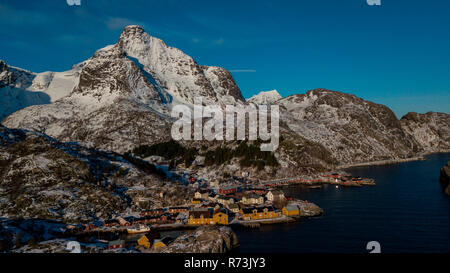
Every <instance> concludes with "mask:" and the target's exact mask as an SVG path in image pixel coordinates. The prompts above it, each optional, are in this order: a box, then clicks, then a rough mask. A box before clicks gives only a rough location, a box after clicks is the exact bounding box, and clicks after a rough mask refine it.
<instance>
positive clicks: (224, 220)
mask: <svg viewBox="0 0 450 273" xmlns="http://www.w3.org/2000/svg"><path fill="white" fill-rule="evenodd" d="M213 221H214V223H216V224H219V225H228V214H226V213H224V212H221V211H219V212H216V213H215V214H214V216H213Z"/></svg>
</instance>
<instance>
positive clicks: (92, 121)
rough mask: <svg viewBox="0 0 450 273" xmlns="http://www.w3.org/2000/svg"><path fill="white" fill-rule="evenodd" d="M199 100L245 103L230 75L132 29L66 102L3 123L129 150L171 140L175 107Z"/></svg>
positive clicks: (93, 61)
mask: <svg viewBox="0 0 450 273" xmlns="http://www.w3.org/2000/svg"><path fill="white" fill-rule="evenodd" d="M64 92H68V90H64ZM197 96H202V97H203V102H204V103H205V104H206V103H208V104H210V103H216V104H218V103H219V104H229V103H233V104H234V103H243V102H244V99H243V98H242V95H241V92H240V90H239V88H238V87H237V85H236V83H235V82H234V80H233V78H232V76H231V74H230V73H229V72H228V71H227V70H225V69H223V68H219V67H208V66H202V67H200V66H199V65H198V64H197V63H196V62H195V61H194V60H193V59H192V58H191V57H189V56H187V55H186V54H184V53H183V52H181V51H180V50H178V49H176V48H172V47H168V46H167V45H166V44H165V43H164V42H163V41H161V40H159V39H157V38H154V37H151V36H150V35H148V34H147V33H145V31H144V30H143V29H142V28H140V27H138V26H129V27H126V28H125V29H124V31H123V33H122V34H121V35H120V38H119V41H118V42H117V43H116V44H114V45H110V46H107V47H105V48H102V49H99V50H98V51H97V52H96V53H95V54H94V55H93V56H92V57H91V58H90V59H89V60H87V61H86V62H85V63H84V65H83V66H82V68H81V70H80V71H79V77H78V83H77V84H76V85H75V86H74V87H73V90H70V91H69V94H68V95H67V96H66V97H63V98H61V99H59V100H58V101H56V102H55V103H52V104H47V105H36V106H32V107H28V108H26V109H23V110H22V111H19V112H16V113H14V114H12V115H11V116H9V117H8V118H6V119H5V121H4V123H5V124H6V125H7V126H10V127H12V128H28V129H31V130H36V131H39V132H43V133H47V134H49V135H51V136H53V137H56V138H57V139H58V140H61V141H78V142H80V143H83V144H85V145H88V146H89V147H96V148H100V149H107V150H113V151H118V152H124V151H128V150H129V149H131V148H133V147H134V146H136V145H141V144H150V143H154V142H159V141H162V140H164V139H167V136H168V135H169V134H170V126H169V124H170V122H171V118H170V116H169V110H170V108H171V106H172V105H173V104H178V103H185V104H192V103H193V102H194V98H195V97H197Z"/></svg>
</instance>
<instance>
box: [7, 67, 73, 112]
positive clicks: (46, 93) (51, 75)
mask: <svg viewBox="0 0 450 273" xmlns="http://www.w3.org/2000/svg"><path fill="white" fill-rule="evenodd" d="M80 70H81V66H75V67H74V68H73V69H71V70H69V71H65V72H43V73H33V72H30V71H27V70H24V69H20V68H16V67H12V66H8V65H7V64H6V63H5V62H4V61H2V60H0V120H2V119H3V118H5V117H6V116H8V115H9V114H11V113H14V112H16V111H18V110H20V109H23V108H25V107H28V106H30V105H37V104H48V103H52V102H54V101H56V100H58V99H60V98H62V97H65V96H67V95H69V94H70V92H71V91H72V90H73V88H74V87H75V85H76V84H77V83H78V76H79V72H80Z"/></svg>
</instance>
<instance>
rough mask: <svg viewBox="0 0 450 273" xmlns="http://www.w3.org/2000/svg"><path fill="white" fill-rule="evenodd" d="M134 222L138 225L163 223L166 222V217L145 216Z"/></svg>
mask: <svg viewBox="0 0 450 273" xmlns="http://www.w3.org/2000/svg"><path fill="white" fill-rule="evenodd" d="M136 222H138V223H140V224H155V223H159V224H161V223H165V222H167V216H166V215H161V216H155V215H147V216H144V217H141V218H139V219H137V220H136Z"/></svg>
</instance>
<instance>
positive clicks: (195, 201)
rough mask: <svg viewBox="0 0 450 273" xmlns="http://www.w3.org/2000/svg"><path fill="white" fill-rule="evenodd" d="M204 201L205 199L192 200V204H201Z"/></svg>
mask: <svg viewBox="0 0 450 273" xmlns="http://www.w3.org/2000/svg"><path fill="white" fill-rule="evenodd" d="M202 201H203V199H200V198H192V199H191V203H192V204H200V203H201V202H202Z"/></svg>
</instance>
